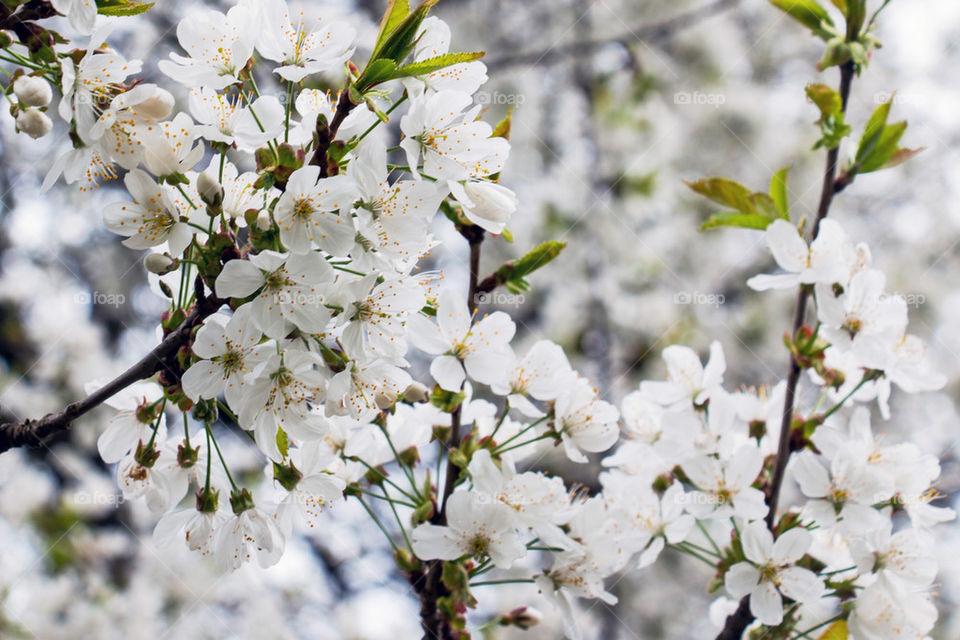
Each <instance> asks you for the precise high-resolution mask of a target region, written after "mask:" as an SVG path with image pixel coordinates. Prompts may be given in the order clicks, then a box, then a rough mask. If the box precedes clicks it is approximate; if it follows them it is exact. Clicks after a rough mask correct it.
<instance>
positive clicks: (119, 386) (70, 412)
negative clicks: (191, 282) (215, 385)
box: [0, 296, 224, 453]
mask: <svg viewBox="0 0 960 640" xmlns="http://www.w3.org/2000/svg"><path fill="white" fill-rule="evenodd" d="M223 302H224V301H223V300H221V299H219V298H217V297H215V296H210V297H204V298H202V299H200V298H198V300H197V304H196V306H195V307H194V310H193V311H192V312H191V313H190V315H189V316H187V318H186V319H185V320H184V321H183V323H182V324H181V325H180V326H179V327H177V328H176V329H175V330H174V331H173V332H172V333H171V334H170V335H168V336H167V337H166V338H164V339H163V341H162V342H161V343H160V344H158V345H157V346H156V347H154V348H153V350H152V351H150V353H148V354H147V355H145V356H144V357H143V358H141V359H140V361H139V362H137V363H136V364H134V365H133V366H132V367H130V368H129V369H127V370H126V371H124V372H123V373H121V374H120V375H119V376H117V377H116V378H114V379H113V380H111V381H110V382H108V383H107V384H105V385H104V386H102V387H100V388H99V389H97V390H96V391H94V392H93V393H91V394H90V395H88V396H87V397H86V398H84V399H82V400H78V401H77V402H74V403H71V404H69V405H67V406H66V408H64V409H63V410H62V411H59V412H56V413H48V414H47V415H45V416H44V417H42V418H40V419H38V420H25V421H24V422H21V423H7V424H4V425H0V453H2V452H4V451H7V450H9V449H13V448H14V447H39V446H40V445H42V444H43V442H44V441H45V440H46V439H47V438H49V437H50V436H52V435H54V434H55V433H58V432H61V431H66V430H67V429H69V428H70V425H71V424H72V423H73V421H74V420H76V419H77V418H79V417H80V416H82V415H84V414H86V413H88V412H89V411H91V410H92V409H94V408H96V407H98V406H99V405H101V404H102V403H103V402H105V401H106V400H109V399H110V398H111V397H112V396H114V395H115V394H116V393H118V392H119V391H121V390H123V389H126V388H127V387H129V386H130V385H132V384H133V383H135V382H138V381H140V380H143V379H145V378H149V377H150V376H152V375H153V374H155V373H157V372H158V371H163V370H168V371H170V372H171V373H174V374H176V372H175V371H174V367H175V366H176V363H175V360H176V354H177V351H178V350H179V349H180V347H182V346H183V345H184V344H186V343H187V342H188V341H189V340H190V334H191V332H192V331H193V329H194V327H196V326H197V325H198V324H200V323H201V322H203V320H204V319H205V318H206V317H207V316H209V315H210V314H212V313H213V312H215V311H216V310H217V309H219V308H220V306H221V305H222V304H223Z"/></svg>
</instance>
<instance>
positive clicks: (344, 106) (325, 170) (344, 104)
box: [310, 89, 357, 178]
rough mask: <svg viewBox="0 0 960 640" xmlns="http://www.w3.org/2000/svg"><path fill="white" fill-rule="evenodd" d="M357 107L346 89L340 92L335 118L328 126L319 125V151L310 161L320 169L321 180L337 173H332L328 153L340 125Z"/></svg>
mask: <svg viewBox="0 0 960 640" xmlns="http://www.w3.org/2000/svg"><path fill="white" fill-rule="evenodd" d="M356 106H357V105H355V104H354V103H353V101H352V100H351V99H350V92H349V91H348V90H346V89H344V90H343V91H341V92H340V99H339V100H337V109H336V111H334V113H333V118H332V119H331V120H330V122H329V123H326V124H324V123H322V122H318V123H317V130H316V132H315V134H314V135H315V139H316V148H317V151H316V153H315V154H314V156H313V159H312V160H311V161H310V164H312V165H316V166H318V167H320V177H321V178H326V177H327V176H329V175H333V174H334V173H335V172H331V171H330V168H331V167H330V163H329V161H328V160H329V159H328V154H327V152H328V151H329V150H330V145H332V144H333V141H334V139H335V138H336V137H337V131H338V130H339V129H340V125H341V124H343V121H344V120H345V119H346V117H347V116H348V115H350V112H351V111H353V109H354V107H356Z"/></svg>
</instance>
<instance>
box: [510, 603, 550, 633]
mask: <svg viewBox="0 0 960 640" xmlns="http://www.w3.org/2000/svg"><path fill="white" fill-rule="evenodd" d="M542 621H543V614H542V613H540V611H538V610H537V609H534V608H533V607H517V608H516V609H514V610H513V611H511V612H510V613H505V614H503V615H502V616H501V617H500V624H501V625H502V626H504V627H519V628H520V629H529V628H531V627H535V626H537V625H538V624H540V623H541V622H542Z"/></svg>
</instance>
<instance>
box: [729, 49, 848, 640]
mask: <svg viewBox="0 0 960 640" xmlns="http://www.w3.org/2000/svg"><path fill="white" fill-rule="evenodd" d="M853 74H854V67H853V63H852V62H848V63H846V64H844V65H841V67H840V99H841V103H842V106H841V108H842V110H843V111H844V112H846V110H847V101H848V99H849V97H850V84H851V82H852V81H853ZM839 155H840V145H839V144H838V145H837V146H835V147H833V148H832V149H830V151H828V152H827V163H826V167H825V169H824V172H823V186H822V187H821V192H820V204H819V205H818V206H817V217H816V219H815V220H814V221H813V228H812V230H811V232H810V242H813V240H815V239H816V238H817V234H819V233H820V222H821V221H822V220H823V219H824V218H826V217H827V214H828V213H829V212H830V204H831V203H832V202H833V196H834V195H836V193H837V190H836V186H837V185H836V181H837V177H836V176H837V163H838V159H839ZM844 186H846V185H844ZM809 299H810V288H809V287H808V286H805V285H801V286H800V290H799V292H798V293H797V304H796V310H795V311H794V315H793V332H792V334H791V336H795V335H796V334H797V331H798V330H799V329H800V327H802V326H803V321H804V318H805V317H806V313H807V302H808V301H809ZM801 371H802V370H801V368H800V365H799V363H797V361H796V359H795V358H794V357H793V356H792V355H791V357H790V368H789V371H788V373H787V389H786V394H785V396H784V400H783V416H782V418H781V421H780V440H779V442H778V445H777V457H776V460H775V461H774V467H773V478H771V480H770V486H769V487H768V490H767V506H768V507H769V511H768V512H767V518H766V523H767V527H768V528H769V529H770V531H775V528H776V526H775V525H776V514H777V505H778V503H779V502H780V489H781V488H782V487H783V480H784V476H785V474H786V470H787V461H788V460H789V459H790V453H791V446H790V441H791V438H790V432H791V430H792V427H793V410H794V406H795V404H796V397H797V385H798V384H799V382H800V373H801ZM747 602H748V601H747V599H746V598H745V599H743V600H741V601H740V606H739V607H738V608H737V610H736V612H734V613H733V614H731V615H730V616H728V617H727V621H726V623H725V624H724V628H723V631H722V632H721V633H720V635H718V636H717V640H739V639H740V637H741V636H742V635H743V631H744V629H746V628H747V626H748V625H749V624H750V623H751V622H753V614H751V613H750V611H749V607H748V605H747Z"/></svg>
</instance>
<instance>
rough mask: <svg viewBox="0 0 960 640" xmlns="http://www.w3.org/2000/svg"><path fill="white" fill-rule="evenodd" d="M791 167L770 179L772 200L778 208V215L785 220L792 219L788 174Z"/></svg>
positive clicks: (785, 168) (781, 170)
mask: <svg viewBox="0 0 960 640" xmlns="http://www.w3.org/2000/svg"><path fill="white" fill-rule="evenodd" d="M788 171H790V167H784V168H783V169H780V171H777V172H776V173H775V174H773V178H771V179H770V198H771V199H772V200H773V204H774V205H775V206H776V207H777V213H779V214H780V217H781V218H783V219H784V220H789V219H790V210H789V207H788V205H787V172H788Z"/></svg>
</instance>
